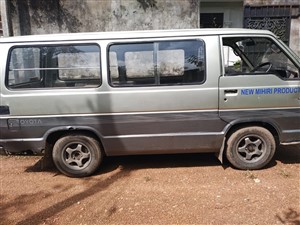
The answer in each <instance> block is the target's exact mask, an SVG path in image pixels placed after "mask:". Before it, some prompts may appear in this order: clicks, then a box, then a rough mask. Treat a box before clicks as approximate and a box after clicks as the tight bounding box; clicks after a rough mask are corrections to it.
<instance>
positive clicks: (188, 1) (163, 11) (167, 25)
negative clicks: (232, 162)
mask: <svg viewBox="0 0 300 225" xmlns="http://www.w3.org/2000/svg"><path fill="white" fill-rule="evenodd" d="M10 2H11V4H10V5H9V7H10V11H11V16H12V17H11V19H12V25H13V26H12V27H13V35H15V36H16V35H28V34H51V33H62V32H93V31H116V30H118V31H119V30H148V29H171V28H172V29H175V28H180V29H183V28H197V27H198V26H199V23H198V21H199V1H198V0H51V1H40V0H11V1H10Z"/></svg>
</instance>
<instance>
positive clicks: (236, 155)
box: [226, 126, 276, 170]
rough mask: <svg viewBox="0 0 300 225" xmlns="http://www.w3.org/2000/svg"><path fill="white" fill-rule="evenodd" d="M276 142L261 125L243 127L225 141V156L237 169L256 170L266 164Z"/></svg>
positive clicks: (273, 151) (271, 155)
mask: <svg viewBox="0 0 300 225" xmlns="http://www.w3.org/2000/svg"><path fill="white" fill-rule="evenodd" d="M275 149H276V143H275V139H274V136H273V135H272V134H271V132H270V131H268V130H267V129H265V128H263V127H255V126H253V127H245V128H242V129H239V130H237V131H236V132H234V133H233V134H232V135H231V136H230V137H229V139H228V141H227V149H226V157H227V159H228V160H229V162H230V163H231V164H232V165H233V166H234V167H235V168H237V169H243V170H256V169H261V168H263V167H264V166H266V165H267V164H268V163H269V162H270V161H271V159H272V158H273V156H274V153H275Z"/></svg>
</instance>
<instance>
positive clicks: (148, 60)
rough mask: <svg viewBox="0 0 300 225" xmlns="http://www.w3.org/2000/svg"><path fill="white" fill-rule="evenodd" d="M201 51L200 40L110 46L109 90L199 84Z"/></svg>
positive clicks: (202, 61)
mask: <svg viewBox="0 0 300 225" xmlns="http://www.w3.org/2000/svg"><path fill="white" fill-rule="evenodd" d="M204 51H205V50H204V42H203V41H201V40H183V41H160V42H147V43H126V44H124V43H122V44H112V45H111V46H110V47H109V75H110V83H111V85H113V86H147V85H180V84H193V83H203V82H204V80H205V53H204Z"/></svg>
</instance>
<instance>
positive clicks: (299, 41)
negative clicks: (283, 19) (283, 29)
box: [290, 17, 300, 57]
mask: <svg viewBox="0 0 300 225" xmlns="http://www.w3.org/2000/svg"><path fill="white" fill-rule="evenodd" d="M290 47H291V49H293V50H294V51H295V52H296V54H297V55H298V56H299V57H300V17H298V18H297V19H292V20H291V33H290Z"/></svg>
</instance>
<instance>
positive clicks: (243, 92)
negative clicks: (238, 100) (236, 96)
mask: <svg viewBox="0 0 300 225" xmlns="http://www.w3.org/2000/svg"><path fill="white" fill-rule="evenodd" d="M253 94H254V89H242V90H241V95H253Z"/></svg>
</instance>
